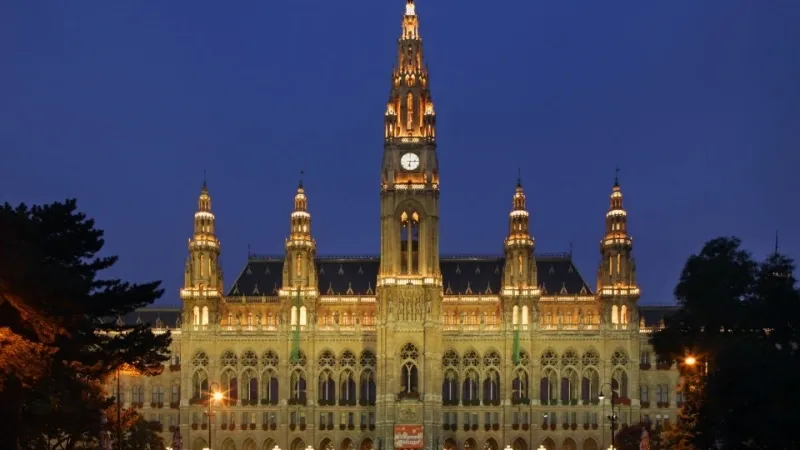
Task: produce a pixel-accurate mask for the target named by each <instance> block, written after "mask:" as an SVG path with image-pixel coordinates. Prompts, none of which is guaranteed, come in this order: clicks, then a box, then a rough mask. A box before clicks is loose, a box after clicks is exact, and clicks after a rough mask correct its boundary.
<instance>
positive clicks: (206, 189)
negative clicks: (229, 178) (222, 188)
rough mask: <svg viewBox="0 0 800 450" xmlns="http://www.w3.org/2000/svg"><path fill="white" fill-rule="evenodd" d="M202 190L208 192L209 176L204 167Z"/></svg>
mask: <svg viewBox="0 0 800 450" xmlns="http://www.w3.org/2000/svg"><path fill="white" fill-rule="evenodd" d="M201 191H202V192H208V178H207V177H206V170H205V169H203V187H202V189H201Z"/></svg>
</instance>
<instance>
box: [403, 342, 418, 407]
mask: <svg viewBox="0 0 800 450" xmlns="http://www.w3.org/2000/svg"><path fill="white" fill-rule="evenodd" d="M400 361H401V362H400V363H401V364H402V368H401V369H400V380H401V382H400V383H401V386H402V388H403V393H405V394H409V395H411V396H412V397H414V396H418V394H419V387H418V386H419V385H418V383H419V373H418V370H417V364H418V361H419V351H418V350H417V347H416V346H415V345H414V344H412V343H410V342H409V343H407V344H405V345H404V346H403V348H402V349H401V350H400Z"/></svg>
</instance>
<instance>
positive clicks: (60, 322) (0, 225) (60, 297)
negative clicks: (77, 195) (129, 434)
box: [0, 200, 171, 449]
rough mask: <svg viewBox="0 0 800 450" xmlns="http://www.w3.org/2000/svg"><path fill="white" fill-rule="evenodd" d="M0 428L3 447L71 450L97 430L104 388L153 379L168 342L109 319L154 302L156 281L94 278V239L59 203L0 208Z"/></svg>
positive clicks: (103, 263) (70, 207)
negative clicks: (112, 382) (129, 377)
mask: <svg viewBox="0 0 800 450" xmlns="http://www.w3.org/2000/svg"><path fill="white" fill-rule="evenodd" d="M0 236H3V238H2V239H0V404H3V406H4V410H6V411H13V412H14V413H12V414H9V415H7V419H5V420H4V421H2V422H0V433H2V435H3V437H4V440H5V442H9V443H11V444H9V447H10V448H16V447H19V448H48V447H62V448H67V449H68V448H73V447H74V446H75V445H76V443H77V442H79V441H81V440H91V439H94V438H95V437H96V436H98V435H99V434H100V433H101V432H102V428H103V424H102V423H103V417H104V411H105V409H106V408H107V407H108V404H109V402H110V400H109V399H108V398H107V396H106V393H105V392H104V389H103V385H104V383H105V381H106V380H107V379H108V378H109V376H112V375H113V374H114V373H115V371H116V370H117V368H119V367H121V366H122V365H129V366H131V367H133V368H135V369H137V370H139V371H141V372H143V373H144V374H156V373H159V372H160V371H161V370H162V368H163V362H164V361H165V360H167V359H168V356H167V354H166V349H167V347H168V345H169V343H170V340H171V338H170V336H169V334H163V335H159V336H155V335H153V333H152V332H151V331H150V330H149V329H148V328H147V327H146V325H135V326H119V325H117V324H116V323H115V321H114V320H113V319H114V318H116V317H117V316H120V315H125V314H127V313H129V312H131V311H133V310H134V309H136V308H139V307H142V306H146V305H148V304H151V303H152V302H153V301H155V300H156V299H157V298H158V297H159V296H160V295H161V294H162V291H161V290H160V289H159V284H160V283H159V282H151V283H145V284H131V283H127V282H123V281H121V280H117V279H103V278H101V275H102V273H103V271H105V270H106V269H109V268H111V267H112V266H113V265H114V263H115V262H116V261H117V258H116V257H113V256H112V257H103V256H99V254H100V252H101V250H102V248H103V245H104V241H103V232H102V231H101V230H98V229H96V228H95V227H94V221H93V220H91V219H88V218H87V217H86V216H85V215H84V214H82V213H80V212H78V211H77V206H76V202H75V201H74V200H67V201H66V202H63V203H53V204H50V205H44V206H33V207H28V206H26V205H24V204H23V205H19V206H17V207H13V206H11V205H9V204H4V205H2V206H0Z"/></svg>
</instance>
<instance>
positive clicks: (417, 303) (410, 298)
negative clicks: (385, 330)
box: [389, 286, 425, 322]
mask: <svg viewBox="0 0 800 450" xmlns="http://www.w3.org/2000/svg"><path fill="white" fill-rule="evenodd" d="M393 300H394V301H393V302H391V303H389V304H390V305H391V304H392V303H396V306H397V320H402V321H407V322H412V321H421V320H423V318H424V317H423V312H424V311H425V309H424V305H423V301H424V292H423V291H422V289H420V288H418V287H416V286H407V287H401V288H399V289H398V290H397V291H396V295H395V296H394V299H393Z"/></svg>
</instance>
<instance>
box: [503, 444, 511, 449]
mask: <svg viewBox="0 0 800 450" xmlns="http://www.w3.org/2000/svg"><path fill="white" fill-rule="evenodd" d="M503 450H512V449H511V446H510V445H506V446H505V448H503Z"/></svg>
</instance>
